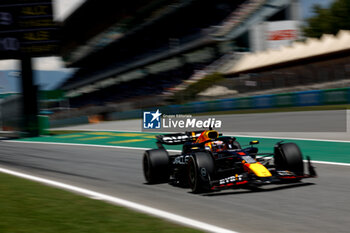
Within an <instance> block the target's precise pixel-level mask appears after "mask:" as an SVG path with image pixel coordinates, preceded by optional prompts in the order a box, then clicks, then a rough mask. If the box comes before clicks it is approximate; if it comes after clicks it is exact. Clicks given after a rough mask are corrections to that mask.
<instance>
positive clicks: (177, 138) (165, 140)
mask: <svg viewBox="0 0 350 233" xmlns="http://www.w3.org/2000/svg"><path fill="white" fill-rule="evenodd" d="M202 132H203V131H192V132H185V133H174V134H162V135H157V136H156V138H157V142H156V143H157V145H158V147H159V146H161V147H162V145H180V144H184V143H186V142H193V141H195V140H197V138H198V137H199V136H200V135H201V133H202Z"/></svg>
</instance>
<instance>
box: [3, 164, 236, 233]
mask: <svg viewBox="0 0 350 233" xmlns="http://www.w3.org/2000/svg"><path fill="white" fill-rule="evenodd" d="M0 172H3V173H6V174H9V175H13V176H17V177H21V178H24V179H28V180H32V181H36V182H40V183H43V184H46V185H50V186H54V187H57V188H61V189H65V190H69V191H72V192H75V193H79V194H81V195H84V196H87V197H90V198H92V199H98V200H103V201H106V202H110V203H113V204H117V205H120V206H124V207H127V208H131V209H134V210H137V211H140V212H144V213H147V214H150V215H153V216H156V217H159V218H163V219H166V220H170V221H172V222H176V223H178V224H181V225H186V226H189V227H192V228H196V229H200V230H203V231H208V232H220V233H237V232H236V231H231V230H228V229H224V228H221V227H217V226H214V225H211V224H208V223H204V222H200V221H197V220H193V219H190V218H186V217H183V216H180V215H176V214H172V213H170V212H166V211H163V210H159V209H155V208H152V207H149V206H145V205H142V204H138V203H135V202H131V201H127V200H124V199H120V198H117V197H113V196H110V195H106V194H103V193H98V192H95V191H92V190H89V189H84V188H80V187H77V186H73V185H69V184H65V183H61V182H57V181H53V180H49V179H45V178H40V177H37V176H32V175H28V174H25V173H21V172H16V171H12V170H9V169H6V168H1V167H0Z"/></svg>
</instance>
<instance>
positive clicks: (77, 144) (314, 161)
mask: <svg viewBox="0 0 350 233" xmlns="http://www.w3.org/2000/svg"><path fill="white" fill-rule="evenodd" d="M2 142H12V143H13V142H15V143H33V144H47V145H61V146H65V145H69V146H87V147H102V148H116V149H128V150H143V151H144V150H150V149H154V148H145V147H127V146H107V145H94V144H79V143H64V142H33V141H16V140H11V141H2ZM167 151H169V152H175V153H178V152H181V150H167ZM305 161H306V160H305ZM311 161H312V163H319V164H329V165H339V166H350V163H337V162H326V161H317V160H311Z"/></svg>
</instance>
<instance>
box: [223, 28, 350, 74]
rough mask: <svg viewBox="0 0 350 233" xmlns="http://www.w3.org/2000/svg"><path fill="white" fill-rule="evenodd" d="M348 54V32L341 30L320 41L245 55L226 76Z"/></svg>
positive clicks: (349, 40)
mask: <svg viewBox="0 0 350 233" xmlns="http://www.w3.org/2000/svg"><path fill="white" fill-rule="evenodd" d="M349 52H350V31H344V30H341V31H339V32H338V34H337V35H328V34H325V35H323V36H322V37H321V38H320V39H315V38H308V39H307V40H306V41H305V42H294V43H293V44H292V45H291V46H287V47H282V48H280V49H278V50H272V49H271V50H267V51H262V52H257V53H249V54H245V55H243V56H242V57H241V59H240V60H239V61H237V62H236V63H235V64H234V65H233V67H232V68H231V69H229V70H228V71H227V72H226V74H227V75H238V74H241V73H253V72H258V71H262V70H268V69H270V68H274V67H280V66H285V65H288V64H293V63H302V62H304V61H305V62H307V61H310V60H315V59H322V58H325V57H329V56H333V55H335V56H336V55H342V54H345V55H346V54H347V55H348V53H349Z"/></svg>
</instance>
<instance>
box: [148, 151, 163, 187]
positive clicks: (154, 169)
mask: <svg viewBox="0 0 350 233" xmlns="http://www.w3.org/2000/svg"><path fill="white" fill-rule="evenodd" d="M142 164H143V174H144V176H145V179H146V181H147V183H149V184H157V183H165V182H168V181H169V155H168V152H167V151H166V150H162V149H155V150H147V151H146V152H145V153H144V155H143V162H142Z"/></svg>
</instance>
